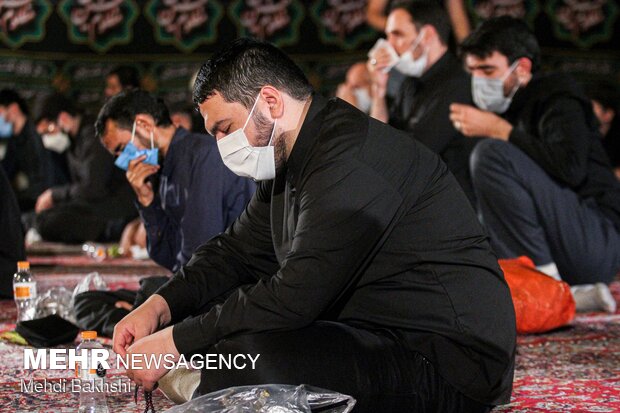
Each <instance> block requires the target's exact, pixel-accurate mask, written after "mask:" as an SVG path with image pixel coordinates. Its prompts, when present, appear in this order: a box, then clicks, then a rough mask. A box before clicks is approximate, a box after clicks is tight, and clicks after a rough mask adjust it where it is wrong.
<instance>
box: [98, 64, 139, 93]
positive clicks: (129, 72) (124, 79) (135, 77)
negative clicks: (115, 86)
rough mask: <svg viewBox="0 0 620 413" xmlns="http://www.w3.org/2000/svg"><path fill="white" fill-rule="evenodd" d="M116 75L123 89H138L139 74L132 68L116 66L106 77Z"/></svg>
mask: <svg viewBox="0 0 620 413" xmlns="http://www.w3.org/2000/svg"><path fill="white" fill-rule="evenodd" d="M113 75H116V76H117V77H118V81H119V82H120V84H121V86H122V88H123V89H139V88H140V73H138V69H136V68H135V67H133V66H116V67H115V68H113V69H112V70H110V71H109V72H108V73H107V74H106V77H109V76H113Z"/></svg>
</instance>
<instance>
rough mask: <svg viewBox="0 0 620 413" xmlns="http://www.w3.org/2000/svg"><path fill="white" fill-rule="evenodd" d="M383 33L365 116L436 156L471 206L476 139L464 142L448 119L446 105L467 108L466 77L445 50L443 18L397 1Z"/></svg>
mask: <svg viewBox="0 0 620 413" xmlns="http://www.w3.org/2000/svg"><path fill="white" fill-rule="evenodd" d="M385 33H386V36H387V42H386V43H384V45H385V46H384V47H378V48H376V49H375V50H376V52H371V53H370V57H371V58H370V61H369V63H370V64H369V65H368V67H369V68H370V70H371V72H372V74H373V76H372V79H373V95H372V96H373V104H372V110H371V112H370V115H371V116H372V117H374V118H376V119H379V120H381V121H383V122H387V123H389V124H390V125H392V126H394V127H395V128H397V129H401V130H404V131H406V132H408V134H409V135H410V136H413V137H414V138H416V139H417V140H419V141H420V142H422V143H423V144H425V145H426V146H428V147H429V148H430V149H431V150H432V151H433V152H435V153H437V154H439V155H440V156H441V158H442V159H443V160H444V162H445V163H446V165H447V166H448V168H449V169H450V171H451V172H452V173H453V174H454V176H455V177H456V179H457V181H458V182H459V183H460V184H461V187H462V188H463V190H464V191H465V193H466V194H467V196H468V198H469V199H470V201H471V202H472V204H473V203H474V195H473V189H472V186H471V178H470V176H469V155H470V153H471V151H472V149H473V147H474V145H475V144H476V143H477V140H474V139H466V138H465V137H464V136H463V135H462V134H461V133H460V132H459V131H458V130H456V129H454V127H453V126H452V125H451V124H450V119H449V115H450V104H451V103H454V102H459V103H467V104H469V103H471V97H470V89H469V77H468V75H467V73H466V72H465V70H463V66H462V64H461V62H459V60H458V59H457V58H456V57H455V56H454V55H453V54H452V53H451V52H450V51H448V39H449V37H450V21H449V19H448V15H447V14H446V12H445V11H444V10H443V9H442V8H441V7H440V6H439V5H437V4H436V3H432V2H420V1H417V2H416V1H399V2H396V3H395V4H394V5H393V6H392V8H391V11H390V13H389V15H388V20H387V26H386V30H385ZM389 47H391V48H392V49H393V51H394V52H395V53H396V54H397V55H399V57H398V59H395V58H394V56H395V54H393V53H392V54H391V55H392V58H390V57H389V55H390V53H388V52H387V51H386V50H385V49H386V48H389ZM392 65H393V68H392V69H391V71H390V72H389V73H386V72H385V70H387V69H388V68H389V67H392ZM388 82H389V83H390V85H388ZM394 82H397V83H399V85H398V87H397V88H395V89H396V92H395V94H394V96H390V95H391V93H390V92H389V90H388V89H389V88H391V87H392V83H394Z"/></svg>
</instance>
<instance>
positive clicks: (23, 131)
mask: <svg viewBox="0 0 620 413" xmlns="http://www.w3.org/2000/svg"><path fill="white" fill-rule="evenodd" d="M29 115H30V111H29V109H28V106H27V105H26V102H25V101H24V99H22V97H21V96H20V95H19V94H18V93H17V92H16V91H14V90H12V89H3V90H1V91H0V117H2V119H3V121H4V122H5V123H6V124H7V125H10V134H8V136H6V139H2V140H0V147H4V149H3V152H4V155H3V156H1V157H0V159H2V166H3V168H4V170H5V171H6V174H7V176H8V179H9V181H10V182H11V184H12V187H13V190H14V192H15V195H16V196H17V202H18V204H19V207H20V209H21V211H22V212H27V211H32V210H33V209H34V206H35V203H36V201H37V198H38V196H39V195H40V194H41V193H42V192H43V191H44V190H46V189H47V188H49V187H50V186H51V185H52V184H53V181H52V179H51V178H52V177H53V173H52V169H51V167H52V164H51V158H50V156H51V155H50V154H49V153H48V151H47V150H46V149H45V147H44V146H43V142H42V141H41V137H40V136H39V135H38V134H37V132H36V130H35V127H34V125H33V123H32V121H31V120H30V117H29ZM7 132H9V131H7Z"/></svg>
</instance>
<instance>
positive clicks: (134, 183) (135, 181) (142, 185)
mask: <svg viewBox="0 0 620 413" xmlns="http://www.w3.org/2000/svg"><path fill="white" fill-rule="evenodd" d="M145 159H146V155H142V156H139V157H138V158H136V159H132V160H131V161H129V167H128V168H127V174H126V175H127V180H128V181H129V184H130V185H131V187H132V188H133V190H134V192H135V193H136V195H137V197H138V202H140V204H142V205H143V206H149V205H151V202H153V198H154V196H155V193H154V191H153V184H151V183H150V182H146V178H148V177H149V176H151V175H153V174H154V173H156V172H157V171H158V170H159V165H151V164H148V163H144V162H143V161H144V160H145Z"/></svg>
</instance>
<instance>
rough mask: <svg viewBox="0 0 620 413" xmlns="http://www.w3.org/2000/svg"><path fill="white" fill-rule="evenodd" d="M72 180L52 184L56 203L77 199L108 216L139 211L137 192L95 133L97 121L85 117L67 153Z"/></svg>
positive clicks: (127, 215) (124, 214)
mask: <svg viewBox="0 0 620 413" xmlns="http://www.w3.org/2000/svg"><path fill="white" fill-rule="evenodd" d="M67 163H68V167H69V173H70V176H71V182H70V183H68V184H65V185H60V186H55V187H53V188H52V198H53V200H54V204H62V203H65V202H72V201H78V202H83V203H87V204H89V205H91V206H93V207H94V208H95V209H96V210H97V211H98V213H100V214H101V215H102V216H104V217H106V218H122V217H131V216H135V215H136V210H135V207H134V204H133V199H134V193H133V191H132V189H131V187H130V186H129V183H128V182H127V178H126V177H125V174H124V172H123V171H122V170H121V169H119V168H117V167H115V166H114V158H113V157H112V155H110V154H109V153H108V152H107V151H106V149H105V148H104V147H103V145H102V144H101V142H99V141H98V140H97V138H96V136H95V128H94V122H92V119H90V118H84V119H82V121H81V123H80V128H79V131H78V133H77V135H76V136H74V137H72V142H71V147H70V148H69V150H68V153H67Z"/></svg>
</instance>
